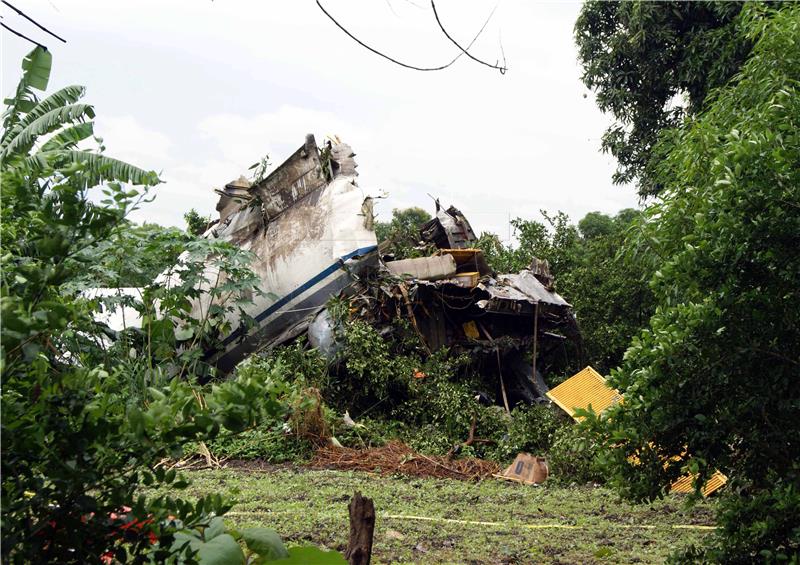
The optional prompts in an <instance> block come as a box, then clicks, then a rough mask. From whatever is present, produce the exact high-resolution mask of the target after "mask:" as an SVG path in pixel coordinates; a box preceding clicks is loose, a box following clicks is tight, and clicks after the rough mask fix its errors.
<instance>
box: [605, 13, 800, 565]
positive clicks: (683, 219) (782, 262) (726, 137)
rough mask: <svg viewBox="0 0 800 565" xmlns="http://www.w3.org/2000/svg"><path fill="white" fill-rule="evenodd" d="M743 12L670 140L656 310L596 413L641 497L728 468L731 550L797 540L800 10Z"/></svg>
mask: <svg viewBox="0 0 800 565" xmlns="http://www.w3.org/2000/svg"><path fill="white" fill-rule="evenodd" d="M737 26H741V29H742V30H744V32H745V37H746V39H747V40H748V41H752V42H753V44H754V48H753V50H752V53H751V56H750V57H749V59H748V60H747V62H746V63H745V64H744V65H743V66H742V69H741V72H740V73H738V74H737V75H736V76H735V77H734V78H733V79H732V80H731V82H730V83H729V84H728V85H726V86H724V87H721V88H719V89H717V90H714V91H712V92H710V93H709V94H708V96H707V100H706V106H705V107H706V109H705V110H704V111H703V112H701V113H700V114H698V115H697V116H696V117H694V118H692V119H689V120H687V121H686V122H685V123H684V124H683V125H682V126H681V127H679V128H677V129H675V130H672V131H671V132H669V134H668V135H665V136H662V139H661V141H660V142H659V145H660V147H659V151H660V154H662V155H664V160H663V161H662V162H660V163H659V164H658V166H657V168H656V169H655V174H656V175H657V177H656V178H657V179H658V181H659V182H660V183H661V184H662V186H663V190H662V192H661V197H660V199H659V200H658V201H657V202H656V203H654V204H653V205H652V206H651V207H650V208H649V209H648V210H647V213H646V214H647V221H646V222H645V223H644V224H643V228H642V232H641V235H640V237H641V239H640V241H639V245H640V247H641V248H643V249H646V251H643V252H642V255H641V256H642V260H644V261H649V262H650V264H651V265H653V267H654V275H653V278H652V281H651V288H652V289H653V292H654V295H655V300H656V311H655V314H654V316H653V317H652V319H651V320H650V323H649V326H648V327H647V329H646V330H645V331H643V332H642V333H641V334H640V335H639V336H638V337H636V338H635V339H634V340H633V343H632V345H631V347H630V349H629V350H628V351H627V353H626V354H625V360H624V363H623V365H622V367H621V368H620V369H619V370H618V371H614V372H613V373H612V376H611V383H612V384H613V385H614V386H616V387H618V388H619V389H620V390H621V391H622V392H623V393H624V395H625V402H624V403H621V404H619V405H618V406H616V407H615V408H613V409H611V410H610V411H609V412H608V413H606V414H605V415H604V416H603V417H602V418H601V420H600V423H599V427H598V430H599V433H600V434H601V436H602V437H603V438H604V441H605V442H606V446H607V448H608V450H607V457H608V463H609V467H608V468H609V470H610V473H611V476H612V478H613V481H614V482H615V483H616V484H617V485H618V486H619V488H620V489H621V491H622V492H623V493H625V494H627V495H628V496H630V497H632V498H634V499H637V500H652V499H653V498H655V497H658V496H663V495H664V493H666V492H667V490H668V489H669V485H670V484H671V482H672V481H674V480H675V479H677V478H678V477H679V476H681V475H683V474H684V473H686V472H687V471H688V472H693V473H697V480H696V485H697V486H698V487H699V486H700V485H701V484H702V482H703V481H704V480H705V479H707V478H708V477H709V476H710V475H711V474H712V473H713V472H714V470H715V469H720V470H721V471H723V472H724V473H726V474H728V475H729V476H730V477H731V479H732V483H733V484H732V485H731V486H730V487H729V488H728V489H727V492H728V494H727V496H728V497H729V498H727V500H726V502H725V503H724V504H723V505H722V507H721V508H722V511H721V513H720V515H719V521H720V524H721V526H722V528H723V530H722V532H721V535H720V536H719V538H718V539H720V540H721V541H720V543H719V545H718V546H715V547H712V548H711V549H710V550H709V551H708V553H707V554H706V558H709V559H712V560H720V561H723V562H750V561H753V560H760V559H765V560H767V561H771V560H779V559H783V558H786V557H788V556H791V555H794V556H795V557H796V556H797V554H798V552H800V529H798V523H797V516H800V494H798V493H800V467H798V462H799V461H800V443H798V439H799V438H800V419H799V418H798V417H797V414H798V409H800V388H798V386H797V384H798V381H797V379H798V375H799V374H800V307H798V304H800V254H799V253H798V249H800V134H798V132H800V49H798V45H799V44H800V10H798V7H797V6H796V5H795V6H792V7H788V8H784V9H782V10H771V9H768V8H765V7H764V6H758V5H748V6H746V7H745V8H744V9H743V10H742V13H741V14H740V16H739V20H738V21H737ZM781 556H783V557H781Z"/></svg>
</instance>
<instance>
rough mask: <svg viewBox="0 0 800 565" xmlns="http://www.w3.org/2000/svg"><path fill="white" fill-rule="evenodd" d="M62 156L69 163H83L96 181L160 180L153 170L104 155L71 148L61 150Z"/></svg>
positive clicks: (144, 181) (143, 181) (150, 181)
mask: <svg viewBox="0 0 800 565" xmlns="http://www.w3.org/2000/svg"><path fill="white" fill-rule="evenodd" d="M62 156H63V158H64V159H65V160H66V161H68V162H71V163H84V164H85V165H86V167H87V172H88V173H89V174H90V176H91V178H92V179H93V180H96V181H98V182H100V181H106V182H109V181H119V182H127V183H131V184H140V185H149V186H152V185H155V184H158V183H160V182H161V180H160V179H159V178H158V175H157V174H156V173H155V172H154V171H145V170H144V169H140V168H139V167H134V166H133V165H130V164H128V163H125V162H124V161H120V160H118V159H114V158H112V157H106V156H105V155H97V154H96V153H88V152H86V151H76V150H72V151H65V152H63V153H62Z"/></svg>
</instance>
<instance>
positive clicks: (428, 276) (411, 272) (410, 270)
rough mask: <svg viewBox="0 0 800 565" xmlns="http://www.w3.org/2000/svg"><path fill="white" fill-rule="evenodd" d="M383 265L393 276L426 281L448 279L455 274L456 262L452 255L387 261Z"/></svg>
mask: <svg viewBox="0 0 800 565" xmlns="http://www.w3.org/2000/svg"><path fill="white" fill-rule="evenodd" d="M385 265H386V268H387V269H389V272H390V273H392V274H393V275H397V276H401V277H402V276H409V277H412V278H415V279H423V280H426V281H438V280H441V279H448V278H450V277H452V276H453V275H455V274H456V261H455V259H453V256H452V255H438V256H434V257H418V258H416V259H402V260H400V261H388V262H387V263H385Z"/></svg>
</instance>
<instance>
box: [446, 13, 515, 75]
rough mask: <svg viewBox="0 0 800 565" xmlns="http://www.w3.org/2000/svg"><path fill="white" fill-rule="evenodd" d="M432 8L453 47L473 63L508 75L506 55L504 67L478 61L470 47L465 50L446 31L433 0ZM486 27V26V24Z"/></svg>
mask: <svg viewBox="0 0 800 565" xmlns="http://www.w3.org/2000/svg"><path fill="white" fill-rule="evenodd" d="M431 8H433V15H434V17H435V18H436V23H437V24H439V29H441V30H442V33H443V34H444V36H445V37H446V38H447V39H449V40H450V42H451V43H452V44H453V45H455V46H456V47H458V48H459V49H461V52H462V53H463V54H464V55H466V56H467V57H469V58H470V59H472V60H473V61H475V62H476V63H480V64H481V65H485V66H487V67H489V68H490V69H497V70H498V71H500V74H501V75H504V74H506V71H507V70H508V67H507V66H506V56H505V53H503V65H502V66H500V65H498V64H497V63H495V64H494V65H492V64H491V63H487V62H486V61H483V60H481V59H478V58H477V57H475V56H473V55H472V53H470V52H469V51H468V49H469V47H467V48H466V49H465V48H464V47H461V45H459V44H458V41H456V40H455V39H453V38H452V37H451V36H450V34H449V33H447V30H446V29H444V25H443V24H442V20H440V19H439V12H437V11H436V3H435V2H434V0H431ZM496 9H497V6H496V5H495V7H494V9H492V14H494V11H495V10H496ZM489 17H491V15H490V16H489ZM484 26H485V24H484ZM474 42H475V41H474V40H473V43H474ZM471 46H472V43H470V47H471ZM502 49H503V48H502V44H501V46H500V50H501V51H502Z"/></svg>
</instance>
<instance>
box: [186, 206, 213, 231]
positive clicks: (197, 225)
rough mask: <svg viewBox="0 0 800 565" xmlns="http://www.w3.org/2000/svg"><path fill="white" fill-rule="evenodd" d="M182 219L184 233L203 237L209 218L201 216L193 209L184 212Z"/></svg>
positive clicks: (209, 221)
mask: <svg viewBox="0 0 800 565" xmlns="http://www.w3.org/2000/svg"><path fill="white" fill-rule="evenodd" d="M183 219H184V221H186V231H188V232H189V233H190V234H192V235H203V234H204V233H205V231H206V230H207V229H208V224H210V223H211V216H202V215H200V213H199V212H198V211H197V210H195V209H194V208H192V209H191V210H189V211H188V212H186V213H185V214H184V215H183Z"/></svg>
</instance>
